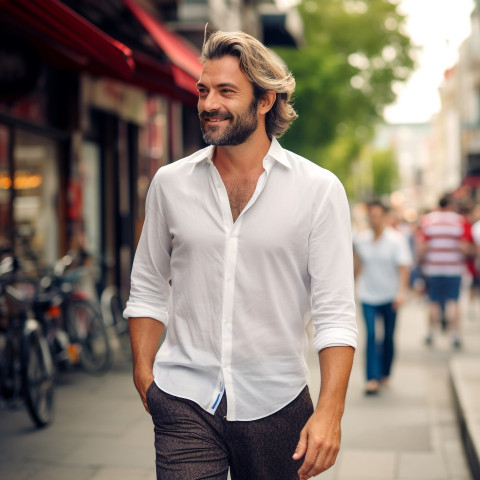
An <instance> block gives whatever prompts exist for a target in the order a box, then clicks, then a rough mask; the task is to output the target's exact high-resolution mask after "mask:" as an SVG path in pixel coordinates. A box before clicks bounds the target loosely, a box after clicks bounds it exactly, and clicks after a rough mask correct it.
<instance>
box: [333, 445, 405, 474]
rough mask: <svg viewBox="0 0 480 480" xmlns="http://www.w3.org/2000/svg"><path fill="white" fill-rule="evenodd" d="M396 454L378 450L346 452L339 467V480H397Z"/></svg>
mask: <svg viewBox="0 0 480 480" xmlns="http://www.w3.org/2000/svg"><path fill="white" fill-rule="evenodd" d="M396 463H397V459H396V454H395V452H379V451H377V450H351V449H349V450H346V451H344V452H343V455H342V459H341V461H340V463H339V465H338V478H339V479H342V480H343V479H349V480H363V479H368V480H377V479H389V480H393V479H394V478H395V470H396Z"/></svg>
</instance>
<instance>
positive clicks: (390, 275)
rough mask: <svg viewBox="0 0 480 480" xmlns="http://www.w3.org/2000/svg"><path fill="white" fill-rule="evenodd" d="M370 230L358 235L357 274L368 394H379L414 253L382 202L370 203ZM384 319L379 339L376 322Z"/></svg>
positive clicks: (389, 362) (390, 359)
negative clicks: (389, 218) (365, 334)
mask: <svg viewBox="0 0 480 480" xmlns="http://www.w3.org/2000/svg"><path fill="white" fill-rule="evenodd" d="M367 209H368V221H369V224H370V229H368V230H364V231H362V232H360V233H359V234H357V235H356V236H355V239H354V242H353V245H354V260H355V277H356V276H357V275H358V274H360V285H359V299H360V301H361V303H362V309H363V316H364V318H365V324H366V327H367V348H366V377H367V384H366V387H365V393H366V394H367V395H373V394H376V393H378V391H379V387H380V384H383V385H385V384H387V383H388V379H389V377H390V372H391V368H392V363H393V358H394V353H395V352H394V333H395V323H396V317H397V312H398V309H399V308H400V307H401V306H402V305H403V303H404V301H405V298H406V295H407V291H408V284H409V276H410V275H409V274H410V272H409V267H410V265H411V264H412V258H411V257H412V256H411V252H410V249H409V246H408V243H407V240H406V238H405V237H404V235H402V234H401V233H400V232H397V231H396V230H394V229H393V228H391V227H390V226H388V210H387V208H386V207H385V206H384V205H383V204H382V203H381V202H379V201H372V202H370V203H369V204H368V206H367ZM379 317H380V318H381V319H382V320H383V326H384V328H383V339H382V341H379V339H378V338H377V334H376V329H375V324H376V320H377V318H379Z"/></svg>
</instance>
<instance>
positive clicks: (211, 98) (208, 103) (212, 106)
mask: <svg viewBox="0 0 480 480" xmlns="http://www.w3.org/2000/svg"><path fill="white" fill-rule="evenodd" d="M199 103H200V104H201V106H202V108H203V110H207V111H208V112H211V111H213V110H218V109H219V106H220V104H219V98H218V95H217V94H216V93H215V92H208V95H207V96H206V97H204V98H201V99H200V102H199Z"/></svg>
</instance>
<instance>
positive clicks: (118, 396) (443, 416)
mask: <svg viewBox="0 0 480 480" xmlns="http://www.w3.org/2000/svg"><path fill="white" fill-rule="evenodd" d="M424 308H425V307H424V305H423V304H422V303H421V302H420V301H418V300H415V299H414V300H411V301H409V303H408V304H407V305H406V306H405V307H404V309H403V311H402V312H401V314H400V317H399V319H398V330H397V337H396V339H397V353H398V355H397V359H396V363H395V366H394V372H393V377H392V382H391V386H390V387H388V388H387V389H384V390H383V391H382V392H381V393H380V395H379V396H377V397H366V396H365V395H364V394H363V386H364V378H363V339H364V336H363V322H362V321H359V327H360V331H361V336H360V345H359V351H358V353H357V356H356V361H355V366H354V371H353V373H352V378H351V382H350V389H349V394H348V398H347V408H346V412H345V416H344V420H343V440H342V449H341V452H340V455H339V458H338V460H337V464H336V465H335V467H333V468H332V469H331V470H330V471H328V472H326V473H325V474H322V475H320V476H318V477H317V478H318V479H321V480H472V478H473V477H472V476H471V475H470V474H469V470H468V466H467V460H466V457H465V455H464V450H463V445H462V440H461V436H460V432H459V429H458V426H457V418H456V414H455V409H454V402H453V396H452V394H451V390H450V382H449V364H450V361H451V360H452V359H453V360H454V362H460V361H461V360H462V359H465V360H472V361H474V360H475V356H474V352H479V351H480V318H477V319H476V320H471V321H467V320H466V321H465V326H466V328H465V329H466V333H467V335H466V338H465V346H464V349H463V351H462V352H461V353H455V352H453V351H452V349H451V348H450V346H449V344H448V342H447V339H446V338H445V337H439V338H438V341H437V342H436V344H435V346H434V347H432V348H430V349H429V348H426V347H425V346H424V345H423V337H424V334H425V331H426V320H425V316H424V315H425V310H424ZM309 358H310V364H311V370H312V373H311V376H312V382H311V391H312V395H313V397H314V398H315V397H316V396H317V395H318V385H319V382H318V365H317V361H316V358H315V356H314V355H313V354H311V355H310V357H309ZM453 365H455V363H454V364H453ZM459 369H460V370H461V371H463V369H462V368H459ZM475 398H479V397H478V394H477V396H476V397H475ZM56 403H57V405H56V417H55V422H54V424H53V425H52V426H51V427H49V428H47V429H44V430H36V429H35V428H34V427H33V426H32V423H31V421H30V419H29V417H28V415H27V413H26V411H25V410H24V409H20V410H18V411H15V412H11V411H9V410H6V409H5V407H3V406H0V478H1V479H2V480H63V479H65V478H68V479H69V480H155V474H154V466H153V458H154V450H153V429H152V426H151V421H150V419H149V417H148V416H147V415H146V413H145V412H144V410H143V407H142V405H141V403H140V401H139V399H138V397H137V394H136V392H135V390H134V388H133V385H132V382H131V372H130V366H129V365H128V364H127V363H126V362H122V361H118V362H117V363H116V365H115V368H114V369H113V371H112V372H110V373H108V374H107V375H105V376H104V377H91V376H88V375H86V374H84V373H82V372H70V373H66V374H62V376H61V378H60V384H59V386H58V389H57V399H56ZM477 419H478V415H477ZM252 480H261V479H252ZM279 480H282V479H279Z"/></svg>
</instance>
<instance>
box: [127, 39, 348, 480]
mask: <svg viewBox="0 0 480 480" xmlns="http://www.w3.org/2000/svg"><path fill="white" fill-rule="evenodd" d="M202 61H203V64H204V65H203V71H202V74H201V77H200V80H199V82H198V85H197V86H198V91H199V101H198V112H199V118H200V125H201V130H202V133H203V138H204V140H205V142H206V143H207V144H209V146H208V147H206V148H204V149H202V150H200V151H198V152H196V153H194V154H192V155H191V156H189V157H187V158H184V159H182V160H179V161H177V162H175V163H173V164H171V165H167V166H165V167H162V168H161V169H160V170H159V171H158V172H157V174H156V175H155V177H154V179H153V181H152V184H151V186H150V189H149V193H148V197H147V202H146V203H147V206H146V218H145V223H144V226H143V231H142V234H141V238H140V241H139V244H138V247H137V251H136V254H135V259H134V264H133V270H132V276H131V291H130V298H129V301H128V303H127V307H126V310H125V312H124V315H125V316H126V317H129V318H130V320H129V322H130V334H131V342H132V352H133V368H134V382H135V386H136V387H137V389H138V392H139V394H140V397H141V399H142V402H143V404H144V406H145V408H146V410H147V411H149V412H150V414H151V415H152V419H153V423H154V427H155V446H156V468H157V478H158V479H165V480H176V479H177V480H194V479H200V478H210V479H226V478H227V471H228V470H229V469H230V473H231V478H232V480H239V479H244V480H279V479H282V480H288V479H292V480H293V479H298V478H300V480H305V479H307V478H310V477H312V476H314V475H317V474H318V473H320V472H323V471H324V470H326V469H328V468H329V467H331V466H332V465H333V464H334V462H335V458H336V456H337V452H338V449H339V444H340V423H341V417H342V414H343V410H344V401H345V395H346V390H347V383H348V379H349V376H350V371H351V367H352V362H353V356H354V348H355V346H356V337H357V328H356V323H355V302H354V294H353V255H352V249H351V241H352V240H351V232H350V216H349V209H348V203H347V199H346V195H345V191H344V189H343V187H342V185H341V184H340V182H339V181H338V179H337V178H336V177H335V176H334V175H333V174H332V173H330V172H328V171H326V170H324V169H323V168H320V167H319V166H317V165H315V164H313V163H311V162H309V161H308V160H305V159H304V158H302V157H300V156H298V155H296V154H294V153H291V152H289V151H287V150H284V149H283V148H282V147H281V146H280V144H279V143H278V141H277V140H276V137H279V136H280V135H281V134H282V133H283V132H285V131H286V130H287V129H288V127H289V125H290V123H291V122H292V121H293V120H294V119H295V118H296V113H295V111H294V110H293V108H292V106H291V103H290V98H291V94H292V93H293V90H294V87H295V81H294V79H293V77H292V75H291V74H290V73H289V72H288V71H286V68H285V67H284V65H283V63H282V62H281V60H279V59H278V57H277V56H276V55H275V54H274V53H273V52H271V51H270V50H268V49H267V48H266V47H264V46H263V45H262V44H261V43H260V42H259V41H258V40H256V39H254V38H253V37H251V36H249V35H247V34H245V33H242V32H236V33H224V32H216V33H214V34H212V35H211V36H210V37H209V38H208V40H207V41H206V43H205V45H204V47H203V52H202ZM310 318H311V320H312V322H313V325H314V330H315V333H314V340H313V341H314V346H315V348H316V350H317V351H318V356H319V361H320V371H321V393H320V396H319V399H318V403H317V405H316V408H315V410H314V408H313V404H312V400H311V397H310V394H309V391H308V387H307V376H308V369H307V365H306V360H305V352H306V348H307V335H306V331H305V327H306V325H307V322H308V321H309V320H310ZM165 327H166V337H165V340H164V342H163V343H162V345H161V347H160V349H158V347H159V343H160V338H161V335H162V332H163V330H164V328H165ZM157 350H158V352H157Z"/></svg>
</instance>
